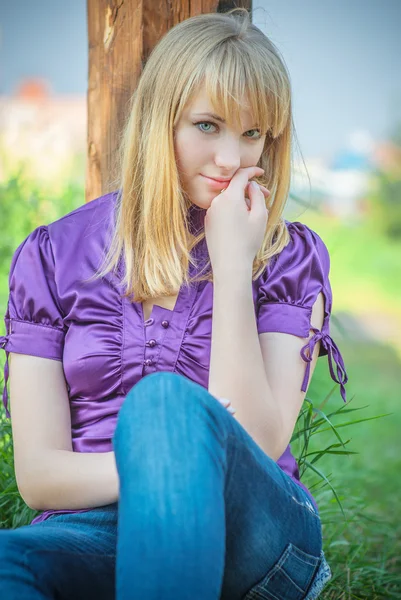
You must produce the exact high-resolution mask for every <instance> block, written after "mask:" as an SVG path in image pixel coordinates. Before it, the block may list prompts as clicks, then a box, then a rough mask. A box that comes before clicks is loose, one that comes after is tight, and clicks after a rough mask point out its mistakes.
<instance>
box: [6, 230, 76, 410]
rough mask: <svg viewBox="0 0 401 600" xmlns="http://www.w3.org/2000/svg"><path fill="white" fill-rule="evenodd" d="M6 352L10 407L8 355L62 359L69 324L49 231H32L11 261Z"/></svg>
mask: <svg viewBox="0 0 401 600" xmlns="http://www.w3.org/2000/svg"><path fill="white" fill-rule="evenodd" d="M4 322H5V325H6V335H5V336H0V348H3V349H4V350H5V351H6V363H5V367H4V390H3V404H4V407H5V409H6V415H7V417H8V418H10V416H11V415H10V413H9V411H8V408H7V404H8V395H7V381H8V375H9V372H8V355H9V353H10V352H16V353H19V354H30V355H32V356H40V357H43V358H51V359H54V360H62V356H63V347H64V337H65V329H66V328H65V325H64V322H63V316H62V311H61V309H60V304H59V300H58V297H57V288H56V282H55V264H54V256H53V251H52V246H51V242H50V238H49V233H48V228H47V226H45V225H42V226H40V227H38V228H37V229H35V230H34V231H32V233H30V234H29V236H28V237H27V238H26V239H25V240H24V241H23V242H22V244H20V245H19V246H18V248H17V249H16V251H15V252H14V255H13V257H12V260H11V266H10V274H9V297H8V303H7V311H6V315H5V319H4Z"/></svg>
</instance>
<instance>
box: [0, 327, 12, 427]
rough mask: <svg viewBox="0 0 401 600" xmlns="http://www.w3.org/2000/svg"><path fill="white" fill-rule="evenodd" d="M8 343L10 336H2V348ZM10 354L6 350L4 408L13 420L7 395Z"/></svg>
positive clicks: (0, 343)
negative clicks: (8, 406)
mask: <svg viewBox="0 0 401 600" xmlns="http://www.w3.org/2000/svg"><path fill="white" fill-rule="evenodd" d="M7 341H8V335H0V348H4V349H5V347H6V344H7ZM8 354H9V353H8V352H7V350H6V364H5V365H4V382H3V384H4V389H3V404H4V408H5V409H6V416H7V418H8V419H10V418H11V414H10V413H9V410H8V408H7V404H8V394H7V382H8V375H9V372H8Z"/></svg>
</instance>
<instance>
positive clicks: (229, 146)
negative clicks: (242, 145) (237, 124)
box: [214, 140, 241, 177]
mask: <svg viewBox="0 0 401 600" xmlns="http://www.w3.org/2000/svg"><path fill="white" fill-rule="evenodd" d="M214 162H215V165H216V168H217V169H216V170H218V171H219V172H220V173H221V175H222V176H224V174H225V173H227V177H229V176H230V175H232V174H233V173H234V172H235V171H237V170H238V169H239V168H240V166H241V155H240V152H239V148H238V146H237V147H236V145H235V143H234V142H233V141H229V142H227V140H226V141H225V143H222V144H221V145H220V146H219V147H218V149H217V150H216V153H215V157H214Z"/></svg>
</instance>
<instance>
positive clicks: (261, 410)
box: [209, 269, 282, 460]
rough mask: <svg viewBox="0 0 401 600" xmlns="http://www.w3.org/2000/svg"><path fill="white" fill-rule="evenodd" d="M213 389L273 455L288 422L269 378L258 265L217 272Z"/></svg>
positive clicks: (278, 451) (279, 447) (278, 452)
mask: <svg viewBox="0 0 401 600" xmlns="http://www.w3.org/2000/svg"><path fill="white" fill-rule="evenodd" d="M209 392H210V393H211V394H212V395H214V396H216V397H218V398H228V399H229V400H231V403H232V406H233V407H234V408H235V409H236V411H237V412H236V414H235V418H236V419H237V420H238V421H239V422H240V423H241V425H242V426H243V427H244V429H245V430H246V431H247V432H248V433H249V435H250V436H251V437H252V438H253V439H254V440H255V442H256V443H257V444H258V445H259V446H260V447H261V448H262V450H263V451H264V452H265V453H266V454H267V455H268V456H270V457H271V458H273V460H277V459H278V458H280V456H281V454H282V439H281V438H282V422H281V415H280V411H279V406H278V405H277V404H276V403H275V401H274V398H273V396H272V392H271V389H270V386H269V384H268V381H267V377H266V372H265V368H264V363H263V357H262V351H261V348H260V343H259V337H258V331H257V325H256V317H255V308H254V303H253V296H252V271H251V269H249V271H247V270H244V272H239V273H237V274H235V275H234V276H228V275H227V276H222V277H219V276H214V283H213V321H212V343H211V355H210V372H209Z"/></svg>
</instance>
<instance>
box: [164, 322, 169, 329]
mask: <svg viewBox="0 0 401 600" xmlns="http://www.w3.org/2000/svg"><path fill="white" fill-rule="evenodd" d="M168 325H169V323H168V321H162V327H164V329H167V327H168Z"/></svg>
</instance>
